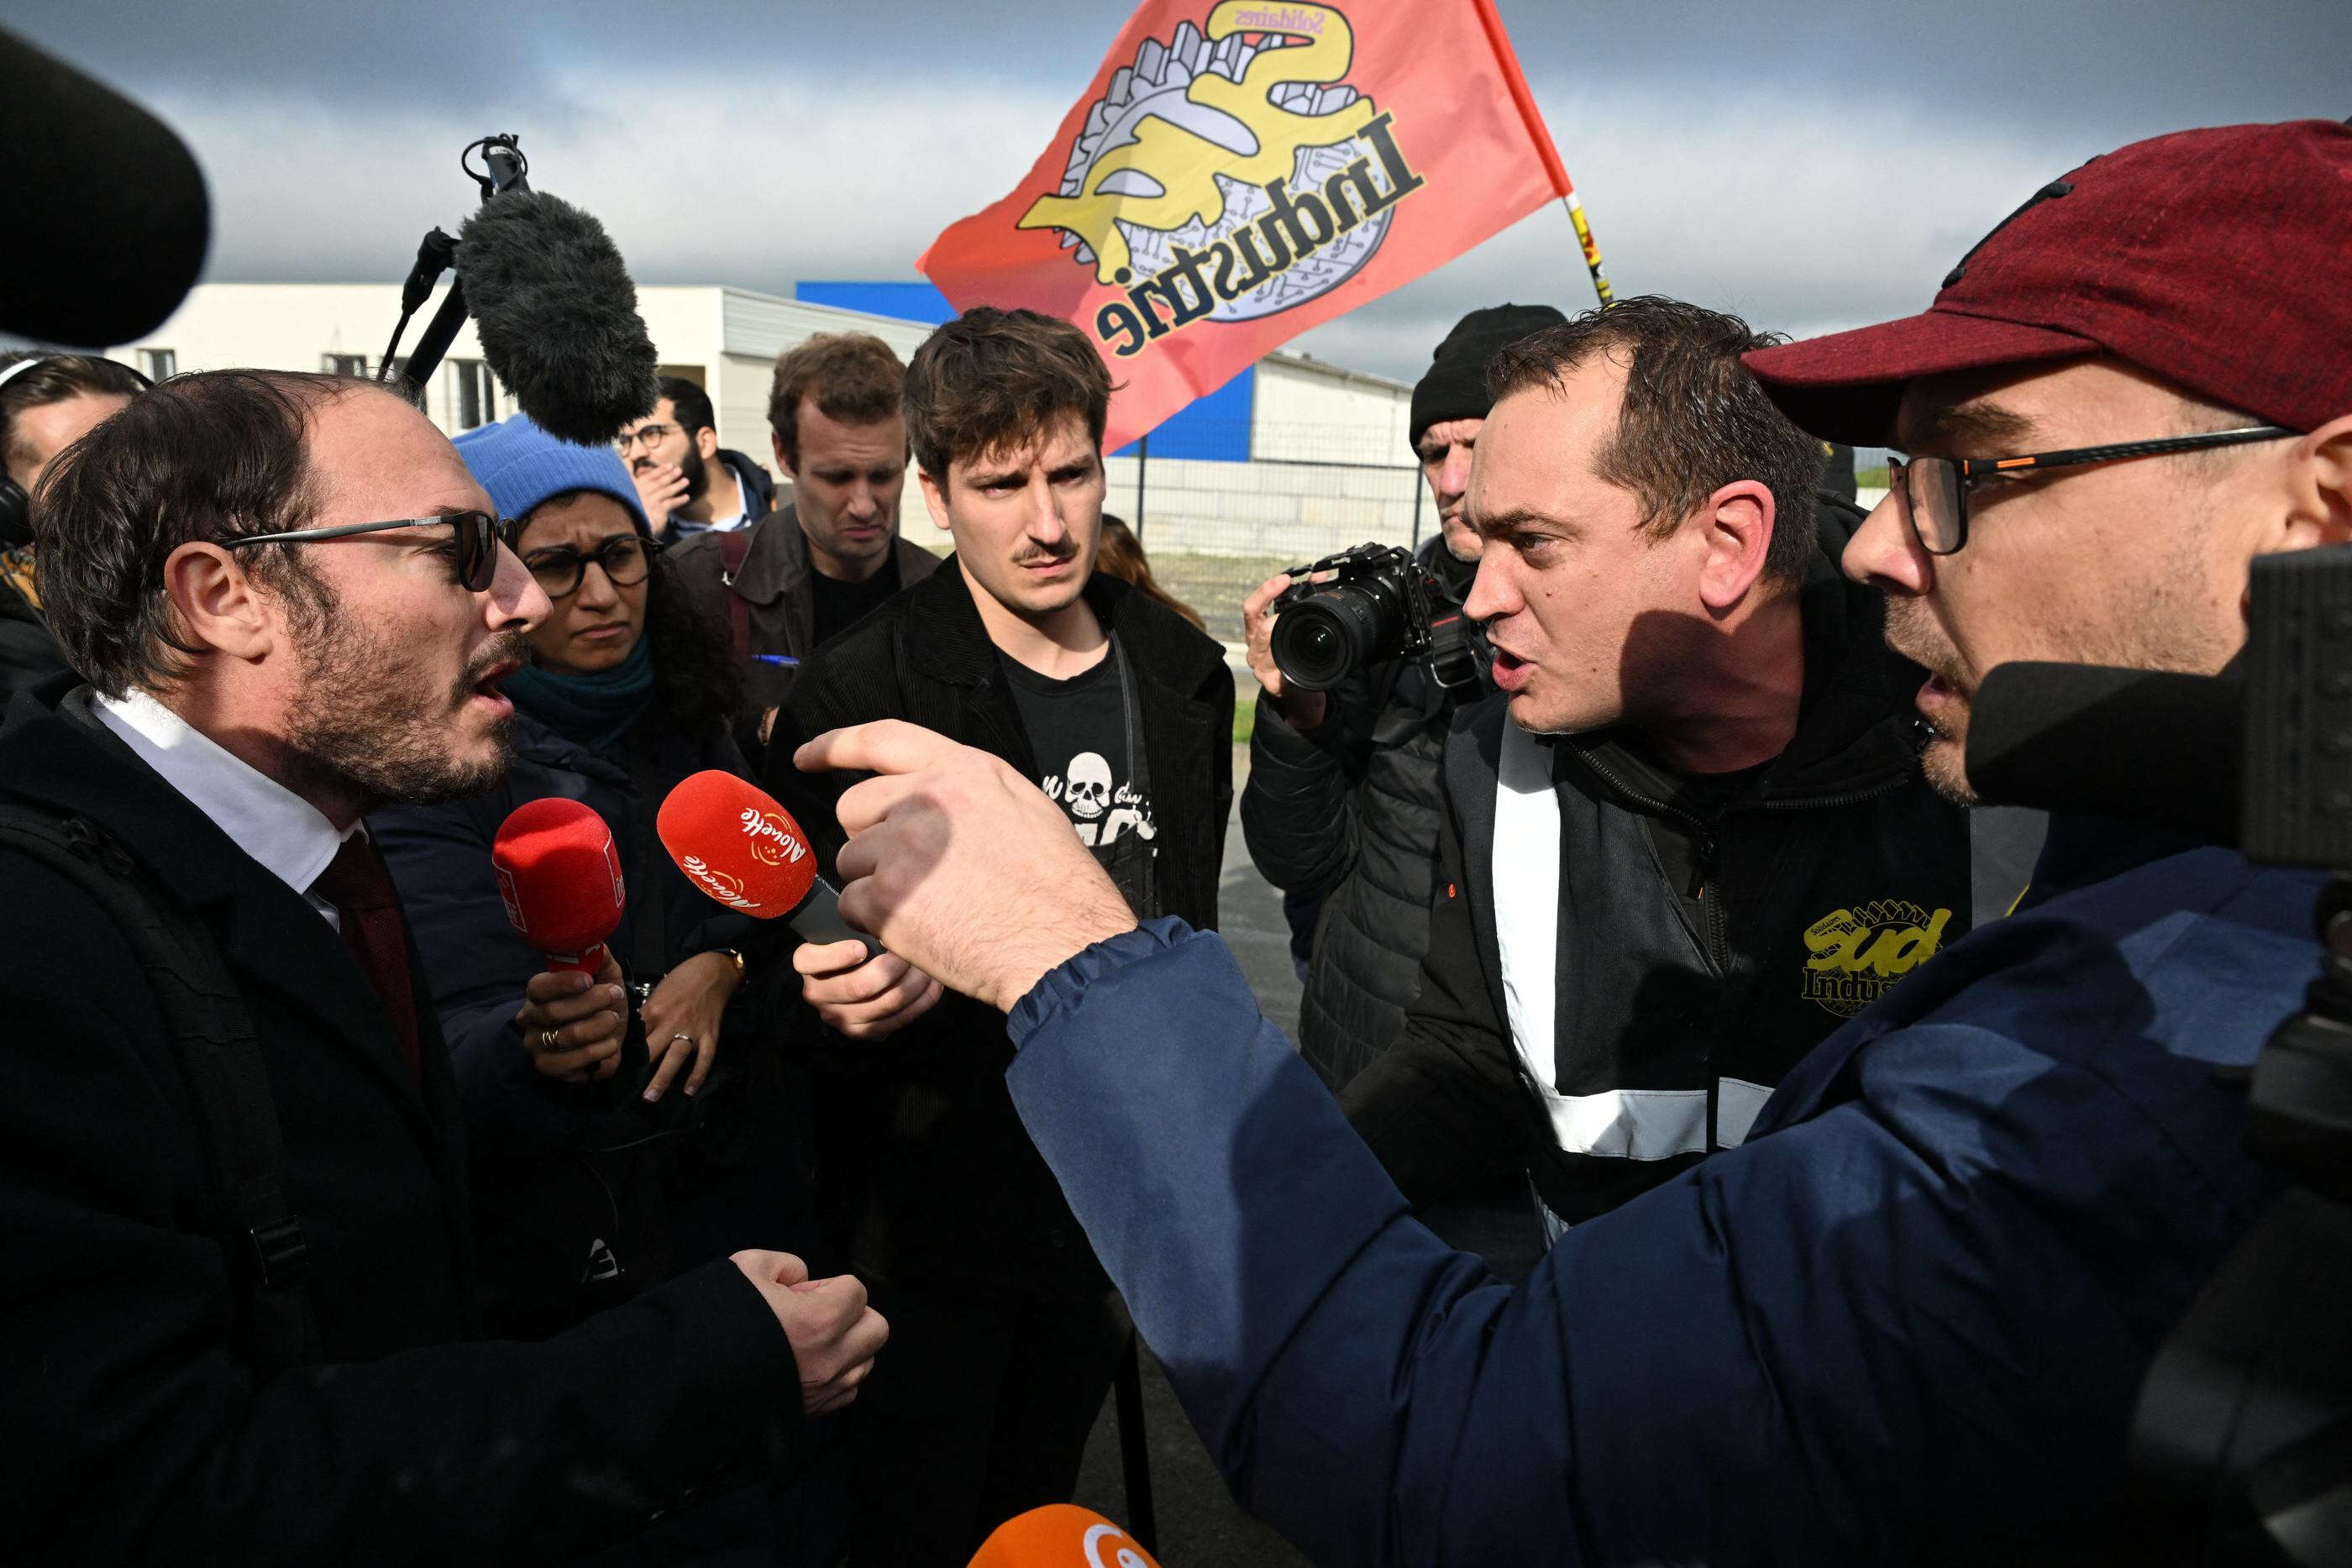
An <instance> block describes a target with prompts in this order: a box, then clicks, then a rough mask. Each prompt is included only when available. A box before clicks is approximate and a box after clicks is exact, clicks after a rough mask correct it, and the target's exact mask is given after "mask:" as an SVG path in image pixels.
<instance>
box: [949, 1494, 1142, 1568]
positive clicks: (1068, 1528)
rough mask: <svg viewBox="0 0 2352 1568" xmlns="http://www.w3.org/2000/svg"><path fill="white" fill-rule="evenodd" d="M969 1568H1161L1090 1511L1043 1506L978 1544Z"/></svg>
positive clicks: (1132, 1540) (1069, 1506)
mask: <svg viewBox="0 0 2352 1568" xmlns="http://www.w3.org/2000/svg"><path fill="white" fill-rule="evenodd" d="M971 1568H1160V1563H1159V1561H1158V1560H1157V1559H1156V1558H1154V1557H1153V1556H1152V1555H1151V1553H1150V1552H1146V1551H1145V1550H1144V1549H1143V1548H1142V1547H1140V1546H1138V1545H1137V1544H1136V1543H1135V1538H1134V1537H1133V1536H1131V1535H1129V1534H1128V1532H1127V1531H1124V1530H1121V1529H1120V1528H1119V1527H1118V1525H1116V1524H1113V1523H1112V1522H1111V1521H1109V1520H1108V1519H1105V1518H1104V1517H1103V1516H1102V1515H1101V1514H1098V1513H1097V1512H1096V1511H1094V1510H1092V1509H1090V1508H1080V1507H1078V1506H1077V1505H1076V1503H1068V1502H1055V1503H1048V1504H1046V1505H1045V1507H1044V1508H1033V1509H1031V1510H1030V1511H1028V1512H1027V1513H1022V1514H1015V1515H1014V1516H1013V1518H1011V1519H1008V1520H1006V1521H1004V1522H1003V1524H1000V1525H998V1526H997V1527H996V1531H995V1533H994V1534H992V1535H991V1536H990V1537H989V1538H988V1539H987V1540H986V1541H984V1542H981V1547H980V1552H979V1553H978V1554H977V1555H976V1556H974V1557H973V1558H972V1560H971Z"/></svg>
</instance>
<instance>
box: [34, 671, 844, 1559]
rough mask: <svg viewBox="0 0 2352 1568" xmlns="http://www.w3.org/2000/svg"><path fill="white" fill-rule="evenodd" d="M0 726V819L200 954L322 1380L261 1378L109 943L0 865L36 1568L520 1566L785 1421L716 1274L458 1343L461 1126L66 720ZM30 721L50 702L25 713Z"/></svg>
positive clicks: (632, 1524) (786, 1394)
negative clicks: (105, 858) (7, 815)
mask: <svg viewBox="0 0 2352 1568" xmlns="http://www.w3.org/2000/svg"><path fill="white" fill-rule="evenodd" d="M65 685H66V684H65V683H64V682H62V681H61V682H58V683H54V684H52V685H49V686H47V687H45V688H43V689H42V690H41V691H40V692H38V693H35V694H26V695H21V696H19V697H18V698H17V700H16V703H15V705H14V706H12V707H11V708H10V710H9V712H8V715H7V719H6V723H5V727H0V798H5V799H8V800H16V801H21V802H25V803H29V804H34V805H37V806H40V807H42V808H44V809H46V810H51V811H53V812H58V813H78V814H80V815H83V816H86V817H89V818H90V819H91V820H93V821H95V822H97V824H98V825H99V826H100V828H101V829H102V830H103V831H105V832H107V833H108V834H110V835H111V836H112V837H113V838H114V839H115V840H116V841H118V842H119V843H121V845H122V846H123V847H124V848H126V849H127V850H129V851H130V852H131V854H132V855H133V856H135V857H136V858H137V859H139V860H140V861H141V862H143V863H144V864H145V865H146V866H147V867H148V869H149V870H150V871H151V872H152V873H153V874H154V875H155V876H156V877H157V878H158V879H159V880H160V881H161V883H163V887H164V889H165V891H166V893H167V894H168V895H169V896H171V897H173V898H175V899H178V900H180V901H182V902H183V903H184V904H185V905H186V906H187V907H189V908H190V909H192V910H194V911H195V912H196V913H197V914H199V915H201V916H202V917H203V918H204V919H205V921H206V923H207V924H209V925H211V926H212V928H213V930H214V931H215V934H216V935H217V936H218V937H219V938H220V943H221V950H222V952H223V954H224V956H225V957H226V962H227V965H228V968H229V973H230V975H231V976H232V977H233V978H234V979H235V980H236V983H237V986H238V988H239V991H240V994H241V995H242V997H243V998H244V1000H245V1004H246V1007H247V1010H248V1012H249V1014H250V1017H251V1019H252V1022H253V1026H254V1030H255V1033H256V1035H257V1038H258V1040H259V1041H260V1044H261V1049H262V1054H263V1058H264V1062H265V1065H266V1068H267V1071H268V1076H269V1082H270V1089H271V1093H272V1095H273V1097H274V1099H275V1101H276V1104H277V1111H278V1120H279V1122H280V1123H281V1124H282V1126H283V1129H284V1134H285V1144H286V1157H287V1165H288V1176H289V1188H290V1197H291V1201H292V1203H293V1205H294V1207H295V1209H296V1210H297V1212H298V1213H299V1217H300V1219H301V1223H302V1228H303V1232H304V1235H305V1237H306V1238H307V1239H308V1241H309V1246H310V1259H311V1266H310V1291H311V1294H312V1299H313V1301H314V1302H315V1305H316V1308H317V1313H318V1319H319V1325H320V1334H321V1338H322V1340H323V1342H324V1346H325V1350H326V1354H327V1358H328V1360H329V1361H330V1362H331V1363H332V1364H331V1365H325V1366H320V1367H318V1368H314V1369H310V1370H307V1371H299V1372H294V1373H280V1374H275V1375H261V1374H259V1373H257V1371H256V1370H255V1369H254V1368H252V1367H251V1366H248V1365H246V1364H241V1363H240V1362H239V1360H238V1358H237V1355H236V1352H235V1350H234V1349H233V1348H232V1347H233V1345H234V1343H235V1335H234V1325H235V1323H236V1318H237V1314H238V1312H239V1310H240V1304H241V1302H242V1301H244V1299H245V1294H246V1292H245V1281H244V1279H243V1265H242V1261H241V1260H239V1259H238V1258H237V1257H236V1254H235V1253H234V1252H233V1251H232V1250H231V1249H228V1248H226V1247H225V1246H224V1245H223V1244H222V1242H221V1241H220V1240H219V1239H216V1237H215V1235H214V1234H213V1233H212V1232H211V1230H210V1229H209V1228H208V1221H207V1216H206V1213H205V1162H204V1155H203V1152H202V1150H201V1149H200V1148H199V1146H198V1145H197V1142H196V1136H197V1134H196V1124H195V1122H194V1118H193V1116H192V1114H191V1112H190V1110H189V1107H188V1104H187V1100H186V1096H187V1086H186V1083H185V1081H184V1078H183V1076H182V1074H181V1072H180V1070H179V1067H178V1064H177V1063H176V1061H174V1059H173V1047H172V1042H171V1040H170V1038H169V1035H168V1033H167V1031H166V1028H165V1025H164V1021H163V1014H162V1011H161V1009H159V1007H158V1006H157V1004H156V1002H155V1000H154V998H153V994H152V991H151V990H150V989H149V988H148V986H147V984H146V982H145V981H144V980H143V979H142V977H141V975H140V973H139V970H138V967H137V965H136V961H135V960H134V958H133V956H132V954H131V948H130V946H129V944H128V943H127V942H126V941H125V939H124V938H123V937H122V936H121V934H120V932H119V931H118V930H117V929H116V928H115V927H114V925H112V923H111V922H110V920H109V919H108V918H107V917H106V915H104V913H103V912H102V911H100V909H99V908H98V907H97V906H96V905H95V904H92V903H91V902H90V901H89V898H88V896H87V895H85V894H82V893H81V892H80V891H79V889H78V888H77V887H75V886H74V885H73V884H72V883H68V882H65V881H63V880H61V879H59V878H58V877H57V876H56V875H55V874H53V873H49V872H47V871H46V870H44V869H42V868H40V867H39V866H37V864H35V863H34V862H30V861H28V860H26V859H25V858H24V857H22V856H20V855H17V854H15V853H11V852H0V886H5V889H6V896H5V898H0V951H5V953H6V954H7V955H8V968H7V971H6V974H5V978H0V1016H5V1018H6V1019H7V1020H8V1027H7V1032H6V1036H5V1040H6V1044H5V1048H0V1049H5V1051H6V1055H7V1067H8V1091H7V1092H6V1094H5V1095H0V1228H5V1232H4V1233H5V1238H6V1246H7V1253H8V1260H9V1262H8V1267H7V1268H6V1270H0V1388H5V1389H6V1390H7V1395H6V1397H5V1399H0V1514H5V1516H6V1517H7V1518H8V1519H9V1520H10V1521H11V1525H12V1530H13V1532H14V1534H15V1535H16V1538H17V1539H18V1541H19V1542H20V1543H22V1542H38V1543H39V1545H38V1552H39V1554H40V1555H41V1556H43V1557H44V1558H45V1559H47V1560H49V1561H77V1562H79V1561H90V1562H107V1563H120V1562H145V1561H155V1562H171V1563H194V1562H222V1563H226V1562H235V1563H280V1562H283V1563H391V1562H415V1563H450V1562H480V1561H498V1562H511V1561H515V1560H518V1559H524V1560H533V1561H536V1560H541V1559H544V1558H549V1557H555V1558H561V1557H563V1556H567V1555H572V1554H575V1553H577V1552H581V1551H583V1550H586V1549H589V1548H593V1547H594V1546H596V1545H599V1544H602V1543H604V1542H610V1541H613V1540H615V1539H618V1538H621V1537H625V1536H626V1535H628V1534H630V1533H632V1532H634V1531H635V1530H636V1529H637V1528H638V1527H639V1526H640V1525H642V1524H643V1523H644V1522H645V1521H646V1519H647V1517H648V1516H649V1515H651V1514H652V1513H654V1512H655V1511H657V1510H660V1509H663V1508H666V1507H667V1506H669V1505H670V1504H672V1503H673V1502H675V1501H676V1500H677V1498H678V1497H679V1496H680V1494H681V1493H682V1492H684V1491H685V1490H686V1489H688V1487H690V1486H692V1485H694V1484H695V1483H697V1482H698V1481H700V1480H701V1479H704V1478H705V1477H706V1476H708V1475H709V1473H710V1472H711V1471H712V1470H713V1469H716V1468H718V1467H719V1465H721V1464H722V1463H724V1462H727V1461H729V1460H730V1459H731V1458H734V1457H735V1456H736V1455H737V1454H739V1453H740V1452H741V1451H742V1450H743V1449H744V1448H747V1447H749V1446H751V1445H755V1444H757V1443H758V1442H760V1441H761V1438H762V1437H763V1436H764V1435H765V1432H766V1423H767V1421H768V1420H769V1418H770V1417H771V1416H773V1415H776V1414H778V1413H780V1412H781V1413H789V1412H790V1411H792V1410H795V1409H797V1408H798V1403H799V1401H798V1398H797V1387H796V1385H797V1377H796V1375H795V1372H794V1368H793V1356H792V1353H791V1349H790V1347H789V1345H788V1343H786V1341H785V1339H784V1336H783V1335H782V1333H781V1332H779V1330H778V1329H777V1326H776V1323H775V1320H774V1318H773V1317H772V1315H771V1313H770V1312H769V1311H768V1308H767V1306H766V1304H765V1303H764V1302H763V1301H761V1299H760V1296H759V1294H758V1292H757V1291H754V1290H753V1289H752V1288H751V1285H750V1284H749V1282H748V1281H745V1280H744V1279H743V1278H742V1276H741V1274H740V1272H739V1271H738V1270H735V1269H734V1268H733V1267H732V1266H731V1265H730V1264H728V1263H726V1262H724V1261H723V1260H722V1261H720V1262H718V1263H715V1264H712V1265H709V1267H707V1268H705V1269H703V1270H698V1271H696V1272H695V1273H693V1274H690V1275H688V1276H686V1277H684V1278H682V1279H679V1280H677V1281H673V1282H671V1283H669V1284H667V1285H664V1286H662V1287H660V1288H658V1289H656V1290H655V1291H650V1292H648V1293H647V1294H646V1295H645V1296H643V1297H640V1298H639V1299H638V1300H636V1301H633V1302H631V1303H630V1304H629V1305H627V1306H625V1307H623V1308H619V1309H616V1310H615V1311H613V1312H607V1313H604V1314H603V1315H602V1316H600V1317H597V1318H595V1319H593V1320H591V1321H590V1322H587V1323H585V1324H583V1325H582V1326H581V1327H579V1328H577V1329H574V1330H572V1331H571V1332H569V1333H565V1334H563V1335H562V1336H560V1337H558V1338H556V1339H554V1340H551V1341H549V1342H547V1343H543V1344H536V1345H524V1344H499V1343H467V1342H468V1341H469V1340H472V1339H473V1337H474V1335H475V1334H476V1332H477V1331H476V1327H475V1323H476V1315H477V1314H476V1308H475V1302H474V1291H473V1285H472V1280H471V1266H470V1263H469V1260H468V1244H467V1236H466V1220H465V1215H466V1201H465V1200H466V1178H465V1160H464V1152H463V1150H462V1148H461V1146H460V1131H459V1128H460V1120H459V1117H458V1114H457V1104H456V1095H455V1091H454V1089H453V1087H452V1084H451V1081H450V1075H449V1067H448V1061H447V1059H446V1052H445V1051H443V1050H442V1049H441V1046H440V1039H439V1034H438V1031H437V1030H436V1029H435V1028H434V1021H433V1020H434V1014H433V1009H432V1007H431V1006H430V1003H429V999H428V998H423V997H422V996H420V998H419V1004H418V1007H417V1015H418V1018H419V1020H420V1023H421V1024H422V1025H423V1026H424V1028H425V1031H426V1036H427V1038H426V1040H425V1051H424V1052H423V1060H424V1071H423V1081H422V1086H421V1087H420V1085H419V1083H418V1082H417V1081H416V1080H415V1078H413V1077H412V1076H411V1074H410V1073H409V1071H408V1070H407V1068H406V1067H405V1066H404V1064H403V1062H402V1061H401V1057H400V1054H399V1051H398V1048H397V1046H396V1045H395V1044H394V1037H393V1034H392V1031H391V1027H390V1025H389V1024H388V1023H387V1022H386V1021H385V1019H384V1016H383V1009H382V1007H381V1005H380V1004H379V1003H378V1002H377V1001H376V999H375V998H374V997H373V994H372V993H371V991H370V990H369V988H368V984H367V980H366V978H365V977H363V976H362V973H361V971H360V969H359V967H358V966H357V965H356V964H354V963H353V962H352V958H351V956H350V954H349V952H348V951H347V950H346V949H345V948H344V946H343V945H342V943H341V940H340V939H338V938H337V936H335V933H334V931H333V930H332V929H331V927H330V926H329V925H327V923H326V922H325V921H324V920H322V919H320V917H319V915H318V914H317V913H316V912H315V911H314V910H313V909H311V907H310V904H308V903H306V902H305V901H304V900H303V898H302V897H301V896H300V895H299V894H296V893H295V892H294V891H293V890H292V889H290V888H289V887H288V886H287V885H286V884H285V883H282V882H279V881H278V879H277V878H276V877H274V876H272V875H271V874H270V873H268V872H267V871H266V870H264V869H263V868H262V867H261V866H260V864H259V863H258V862H255V861H254V860H253V859H252V858H251V857H249V856H247V854H246V853H244V852H242V851H241V850H239V849H238V848H237V847H236V844H235V843H234V842H232V841H230V840H229V838H228V837H227V836H226V834H224V833H223V832H222V831H220V830H219V829H218V828H216V827H215V826H214V825H213V823H212V821H210V820H209V819H207V818H206V817H205V816H204V815H203V814H202V813H201V812H199V811H198V810H196V809H195V808H194V806H192V805H191V804H190V803H189V802H188V801H187V800H186V799H185V798H184V797H183V796H181V795H180V794H179V793H178V792H176V791H175V790H173V789H172V788H171V787H170V786H169V785H167V784H165V783H164V782H163V780H162V779H159V778H158V777H156V775H155V774H154V773H153V772H152V770H150V769H149V768H147V767H146V766H145V765H144V764H142V762H141V761H140V760H139V759H138V758H137V757H136V756H135V755H134V754H133V753H132V752H131V750H130V749H129V748H128V747H124V746H122V745H121V742H119V741H118V740H116V739H115V738H114V737H113V736H111V735H110V733H108V732H107V731H105V730H103V729H101V728H100V727H98V726H97V725H96V724H95V722H94V721H93V720H90V719H89V717H88V716H87V709H86V708H83V709H82V710H81V716H76V715H75V713H74V708H75V706H76V705H77V704H78V703H79V702H80V700H81V699H80V698H66V697H65ZM60 699H64V701H65V707H64V709H63V710H62V711H61V710H60V708H59V706H58V705H59V703H60Z"/></svg>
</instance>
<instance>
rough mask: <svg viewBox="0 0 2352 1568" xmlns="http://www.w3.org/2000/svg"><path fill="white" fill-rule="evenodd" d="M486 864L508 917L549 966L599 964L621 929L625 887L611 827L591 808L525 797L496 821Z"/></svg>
mask: <svg viewBox="0 0 2352 1568" xmlns="http://www.w3.org/2000/svg"><path fill="white" fill-rule="evenodd" d="M490 864H491V865H492V866H493V867H494V868H495V869H496V870H497V872H498V873H499V899H500V900H501V901H503V902H504V903H505V904H506V906H507V918H508V919H509V921H511V922H513V923H514V928H515V930H516V931H518V932H520V934H521V936H522V939H523V940H524V941H526V942H528V943H530V945H531V946H534V947H536V948H538V949H539V950H540V951H541V952H542V953H544V954H546V955H547V967H549V968H550V969H553V970H562V969H576V970H578V971H579V972H580V973H582V974H583V975H593V974H594V973H595V972H596V971H597V970H598V969H601V968H603V967H604V938H606V937H607V936H611V935H612V934H613V933H614V931H615V930H616V929H618V928H619V926H620V924H621V911H622V908H623V907H624V905H625V904H626V902H627V897H628V892H627V887H626V884H625V883H623V882H622V880H621V856H620V852H619V851H617V850H615V849H614V847H613V830H612V829H611V828H608V827H606V826H605V825H604V818H602V817H600V816H598V815H597V814H596V812H595V810H593V808H591V807H589V806H585V805H583V804H582V803H581V802H580V801H578V800H564V799H562V798H561V797H560V796H550V797H549V798H548V799H546V800H526V801H525V802H523V803H522V804H521V805H520V806H517V807H516V808H515V809H514V810H512V811H510V812H509V813H508V815H507V820H506V821H503V822H501V823H499V835H498V837H497V838H496V839H495V840H493V841H491V843H490Z"/></svg>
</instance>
